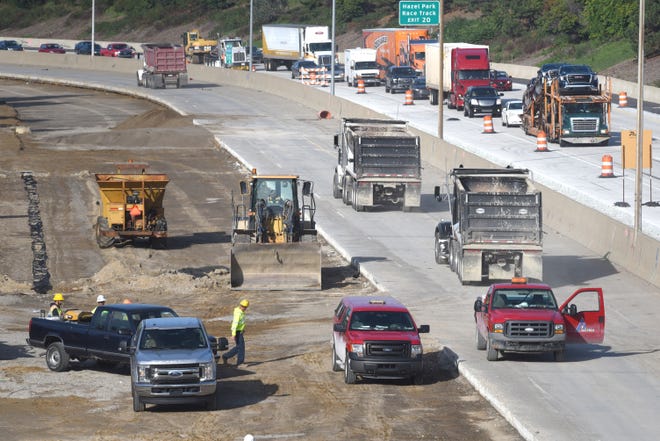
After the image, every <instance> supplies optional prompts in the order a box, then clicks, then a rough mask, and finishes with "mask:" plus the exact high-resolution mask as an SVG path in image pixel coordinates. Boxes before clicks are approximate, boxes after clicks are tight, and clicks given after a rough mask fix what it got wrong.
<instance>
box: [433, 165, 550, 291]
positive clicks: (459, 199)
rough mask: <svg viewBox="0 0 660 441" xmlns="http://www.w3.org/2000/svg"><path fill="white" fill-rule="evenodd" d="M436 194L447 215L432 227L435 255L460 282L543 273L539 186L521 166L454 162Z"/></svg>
mask: <svg viewBox="0 0 660 441" xmlns="http://www.w3.org/2000/svg"><path fill="white" fill-rule="evenodd" d="M449 179H450V183H449V184H447V185H446V188H445V190H446V191H445V192H444V193H443V192H442V191H441V190H442V189H441V187H439V186H438V187H435V196H436V199H438V200H447V201H448V202H449V211H450V212H451V220H446V221H441V222H440V223H439V224H438V225H437V226H436V228H435V242H436V245H435V249H436V261H437V262H442V261H447V262H448V263H449V266H450V268H451V270H452V271H454V272H456V274H457V275H458V278H459V280H460V281H461V282H462V283H463V284H465V283H469V282H482V281H487V280H510V279H511V278H513V277H527V278H528V279H534V280H542V278H543V261H542V253H543V242H542V239H543V231H542V211H541V192H540V190H538V189H537V188H536V187H535V185H534V183H533V182H532V180H531V178H530V172H529V170H526V169H514V168H504V169H478V168H455V169H454V170H452V171H451V173H450V174H449Z"/></svg>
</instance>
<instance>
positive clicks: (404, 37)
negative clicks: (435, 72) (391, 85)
mask: <svg viewBox="0 0 660 441" xmlns="http://www.w3.org/2000/svg"><path fill="white" fill-rule="evenodd" d="M362 39H363V47H365V48H370V49H375V50H376V62H377V63H378V65H379V66H380V71H381V72H380V76H381V78H383V77H384V76H385V71H386V70H387V68H388V67H390V66H392V65H395V66H411V67H413V68H414V69H415V70H416V71H417V72H419V73H420V74H421V73H422V72H424V64H425V60H426V44H427V43H430V42H437V40H430V39H429V33H428V30H426V29H420V28H374V29H363V30H362Z"/></svg>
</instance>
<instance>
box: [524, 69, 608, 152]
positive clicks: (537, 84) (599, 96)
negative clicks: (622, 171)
mask: <svg viewBox="0 0 660 441" xmlns="http://www.w3.org/2000/svg"><path fill="white" fill-rule="evenodd" d="M611 112H612V82H611V81H610V80H609V79H608V80H606V81H605V83H604V84H600V85H599V86H598V91H597V92H596V93H593V94H583V95H568V94H562V93H561V89H560V82H559V78H541V79H540V80H539V79H536V81H535V80H532V82H531V83H530V84H529V86H528V88H527V90H526V91H525V93H524V94H523V115H522V126H521V127H522V129H523V131H524V132H525V134H526V135H533V136H538V134H539V133H541V132H544V133H545V135H546V138H547V140H548V141H550V142H556V143H558V144H559V146H560V147H563V146H566V145H581V144H586V145H589V144H591V145H607V144H609V141H610V127H611Z"/></svg>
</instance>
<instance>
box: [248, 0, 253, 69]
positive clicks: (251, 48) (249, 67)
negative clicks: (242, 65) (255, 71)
mask: <svg viewBox="0 0 660 441" xmlns="http://www.w3.org/2000/svg"><path fill="white" fill-rule="evenodd" d="M252 3H253V0H250V43H249V44H250V63H249V65H248V72H252V57H254V53H253V52H254V51H253V49H254V46H252ZM248 75H249V74H248Z"/></svg>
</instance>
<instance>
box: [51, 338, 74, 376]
mask: <svg viewBox="0 0 660 441" xmlns="http://www.w3.org/2000/svg"><path fill="white" fill-rule="evenodd" d="M46 364H47V365H48V369H50V370H51V371H55V372H62V371H65V370H67V369H68V367H69V354H68V353H67V352H66V351H65V350H64V345H63V344H62V343H61V342H59V341H58V342H55V343H52V344H51V345H50V346H48V349H47V350H46Z"/></svg>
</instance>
